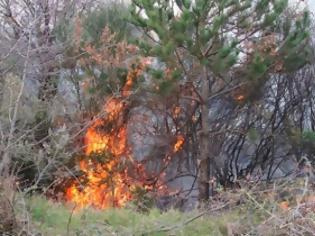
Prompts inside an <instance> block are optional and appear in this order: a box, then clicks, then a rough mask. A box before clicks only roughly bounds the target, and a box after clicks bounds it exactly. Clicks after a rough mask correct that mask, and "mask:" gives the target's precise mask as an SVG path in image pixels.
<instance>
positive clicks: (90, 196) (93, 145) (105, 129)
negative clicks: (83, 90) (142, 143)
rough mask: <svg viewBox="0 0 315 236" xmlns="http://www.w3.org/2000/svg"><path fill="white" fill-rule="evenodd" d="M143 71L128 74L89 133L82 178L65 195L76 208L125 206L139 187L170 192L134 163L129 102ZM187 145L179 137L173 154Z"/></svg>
mask: <svg viewBox="0 0 315 236" xmlns="http://www.w3.org/2000/svg"><path fill="white" fill-rule="evenodd" d="M142 69H143V67H140V68H135V69H132V70H131V71H130V72H129V73H128V76H127V80H126V83H125V85H124V87H123V88H122V91H121V94H120V96H119V97H115V98H111V99H109V100H108V101H107V102H106V103H105V105H104V107H103V112H104V117H102V118H97V119H95V121H94V122H93V124H92V125H91V126H90V127H89V128H88V129H87V132H86V134H85V137H84V144H85V157H84V158H83V159H82V160H80V161H79V163H78V167H79V169H80V171H81V172H82V175H81V176H79V177H78V178H76V179H75V180H74V181H73V182H72V183H71V185H70V186H69V187H68V188H67V189H66V191H65V198H66V200H67V201H70V202H72V203H74V204H75V206H76V208H83V207H86V206H92V207H95V208H99V209H104V208H109V207H122V206H125V205H126V203H127V202H128V201H130V200H132V199H133V194H132V191H133V190H135V189H137V188H138V187H140V188H143V189H145V190H147V191H151V190H158V191H160V192H163V191H166V186H165V184H164V183H161V181H159V180H158V179H154V178H151V177H152V176H149V175H147V173H146V171H145V167H144V166H143V165H142V164H140V163H137V162H136V161H134V160H133V159H132V157H131V154H130V153H131V152H130V150H129V147H128V144H127V121H126V120H125V117H126V112H127V111H128V109H127V107H126V106H127V105H126V102H125V101H126V98H127V97H128V96H129V95H130V94H131V91H132V90H131V88H132V86H133V84H134V81H135V79H136V78H137V77H138V76H139V74H140V73H141V71H142ZM184 141H185V140H184V137H183V136H182V135H178V136H177V140H176V143H175V144H174V146H173V148H172V152H173V153H176V152H178V151H179V150H181V149H182V147H183V144H184ZM131 170H132V171H131ZM131 172H132V173H131ZM159 177H160V176H159Z"/></svg>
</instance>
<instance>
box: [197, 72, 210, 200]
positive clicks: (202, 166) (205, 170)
mask: <svg viewBox="0 0 315 236" xmlns="http://www.w3.org/2000/svg"><path fill="white" fill-rule="evenodd" d="M209 93H210V88H209V78H208V76H207V73H206V70H205V76H204V78H203V81H202V88H201V97H202V100H203V101H202V105H201V119H202V121H201V126H202V127H201V133H200V156H199V173H198V190H199V197H198V199H199V202H200V203H202V202H205V201H207V200H208V199H209V187H210V186H209V172H210V160H209V154H210V150H209V121H208V115H209V106H208V102H207V101H208V97H209Z"/></svg>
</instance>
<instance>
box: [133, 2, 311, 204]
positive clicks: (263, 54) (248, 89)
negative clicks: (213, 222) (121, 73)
mask: <svg viewBox="0 0 315 236" xmlns="http://www.w3.org/2000/svg"><path fill="white" fill-rule="evenodd" d="M287 7H288V0H258V1H252V0H195V1H192V0H176V1H172V0H133V1H132V6H131V15H132V17H131V19H130V21H131V22H132V23H133V24H134V25H135V26H137V27H139V28H140V29H142V31H143V32H144V33H145V35H146V38H143V39H137V40H136V43H137V44H138V46H139V47H140V48H141V50H142V52H143V55H145V56H151V57H155V58H158V59H159V61H160V62H161V63H162V64H163V65H165V66H167V67H168V68H171V69H172V71H173V74H174V79H173V80H171V82H170V80H169V79H168V80H167V85H166V87H168V88H169V87H172V83H185V82H190V83H193V84H194V86H195V88H196V90H197V91H198V93H199V97H200V101H199V102H200V106H199V110H198V112H199V114H200V116H201V121H202V122H201V132H200V135H199V147H198V148H199V152H198V153H199V156H198V157H197V158H198V163H199V167H198V169H199V171H198V188H199V200H200V201H201V202H202V201H205V200H208V198H209V195H210V182H211V177H213V175H214V174H213V164H214V163H213V159H212V158H211V156H212V155H211V150H210V148H209V142H210V138H211V137H210V134H209V122H208V114H209V99H210V98H211V97H213V96H219V95H221V94H226V93H229V92H233V91H235V90H237V89H239V90H240V91H243V92H244V91H245V93H246V94H245V95H246V96H245V95H244V94H243V95H242V96H239V98H240V99H243V100H244V99H248V100H250V99H254V98H255V96H254V95H255V94H257V89H260V88H262V87H263V85H264V84H265V82H266V81H267V80H268V79H271V78H272V74H273V73H286V72H288V71H294V70H297V69H299V68H300V67H302V66H303V65H305V63H306V62H307V61H306V60H307V55H308V51H307V50H306V47H305V44H306V43H307V41H308V37H309V34H308V27H309V17H308V12H304V13H303V14H302V16H300V17H299V18H297V19H296V22H295V24H294V23H292V22H293V20H292V19H287V18H286V17H285V16H284V12H285V11H286V9H287ZM289 20H290V22H289ZM294 20H295V19H294ZM280 28H281V29H282V30H279V29H280ZM297 59H298V61H296V60H297ZM192 70H194V71H196V70H197V73H191V72H192ZM152 71H154V73H152V76H153V77H158V78H157V79H159V81H160V85H161V87H163V86H164V87H165V82H166V81H165V79H163V73H162V74H161V73H156V72H157V70H152ZM196 74H197V75H196ZM231 75H232V76H231ZM230 77H232V79H230ZM178 78H180V79H178Z"/></svg>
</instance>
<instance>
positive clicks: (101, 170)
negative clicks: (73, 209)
mask: <svg viewBox="0 0 315 236" xmlns="http://www.w3.org/2000/svg"><path fill="white" fill-rule="evenodd" d="M123 109H124V106H123V104H122V102H121V101H119V100H118V99H112V100H110V101H109V102H108V103H106V105H105V107H104V110H105V112H106V119H98V120H96V121H95V122H94V124H93V125H92V126H91V127H90V128H89V129H88V130H87V132H86V135H85V141H84V142H85V145H86V148H85V154H86V155H87V156H89V157H90V156H93V155H95V156H96V157H97V158H96V159H97V160H93V159H92V158H90V159H83V160H81V161H80V163H79V167H80V170H81V171H82V172H83V173H84V176H85V177H86V179H83V178H82V179H80V180H81V181H82V182H87V183H86V184H84V186H81V183H80V184H78V183H76V182H75V183H73V184H72V185H71V186H70V187H69V188H68V189H67V190H66V198H67V200H69V201H72V202H74V203H75V204H76V205H77V206H78V207H84V206H93V207H96V208H108V207H120V206H123V205H125V203H126V202H127V201H129V200H130V199H131V198H132V195H131V192H130V189H129V188H130V187H132V186H130V181H129V179H128V175H127V171H126V169H124V167H121V163H122V161H123V159H127V158H128V155H129V154H128V148H127V144H126V143H127V142H126V125H122V126H121V127H119V128H118V130H116V129H115V128H112V127H107V125H108V124H110V123H111V122H115V124H116V123H117V119H118V118H119V117H120V115H121V114H122V111H123ZM109 126H110V125H109ZM98 157H99V158H98ZM99 159H100V160H99ZM121 168H122V169H121ZM82 185H83V184H82Z"/></svg>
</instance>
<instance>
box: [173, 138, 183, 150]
mask: <svg viewBox="0 0 315 236" xmlns="http://www.w3.org/2000/svg"><path fill="white" fill-rule="evenodd" d="M184 142H185V139H184V136H182V135H179V136H177V140H176V143H175V145H174V150H173V151H174V152H178V151H180V150H181V149H182V147H183V145H184Z"/></svg>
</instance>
